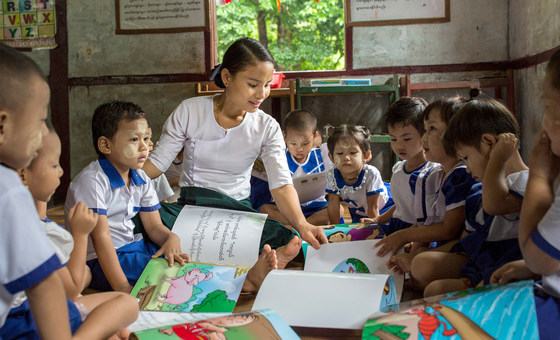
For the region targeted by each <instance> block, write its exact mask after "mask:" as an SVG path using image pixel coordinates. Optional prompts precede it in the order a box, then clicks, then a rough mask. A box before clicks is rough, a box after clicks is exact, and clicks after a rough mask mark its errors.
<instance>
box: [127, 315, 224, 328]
mask: <svg viewBox="0 0 560 340" xmlns="http://www.w3.org/2000/svg"><path fill="white" fill-rule="evenodd" d="M228 314H229V313H183V312H166V313H162V312H151V311H140V313H139V314H138V319H136V321H135V322H134V323H133V324H132V325H130V326H128V329H130V331H131V332H139V331H143V330H146V329H150V328H158V327H166V326H171V325H177V324H180V323H187V322H193V321H199V320H206V319H211V318H216V317H219V316H224V315H228Z"/></svg>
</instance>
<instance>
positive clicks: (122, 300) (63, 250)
mask: <svg viewBox="0 0 560 340" xmlns="http://www.w3.org/2000/svg"><path fill="white" fill-rule="evenodd" d="M60 150H61V148H60V139H59V138H58V135H57V134H56V132H55V131H54V130H51V131H49V134H48V135H47V136H46V137H45V138H44V140H43V147H42V148H41V150H40V151H39V155H38V156H37V158H36V159H34V160H33V161H32V162H31V164H30V165H29V166H28V167H27V168H26V169H21V170H19V173H20V177H21V179H22V182H23V184H25V185H26V186H27V188H28V189H29V191H30V192H31V195H32V196H33V199H34V200H35V206H36V208H37V213H38V214H39V218H40V219H41V220H42V225H43V228H44V229H45V232H46V234H47V236H48V238H49V240H50V241H51V244H52V245H53V247H54V249H55V252H56V254H57V256H58V258H59V259H60V261H61V263H63V264H66V265H65V266H64V267H62V268H60V269H58V270H57V271H56V273H57V274H58V275H59V277H60V279H61V280H62V283H63V285H64V288H65V290H66V297H67V298H68V299H70V300H72V301H74V303H75V304H76V306H77V307H78V310H79V311H80V314H81V316H82V320H85V319H86V318H91V320H96V324H97V325H96V328H97V329H96V331H98V332H99V333H97V334H100V335H101V334H106V335H111V334H115V333H117V331H119V330H120V329H121V328H123V327H124V326H125V325H128V324H130V323H132V322H134V320H136V317H137V316H138V303H137V302H136V299H135V298H134V297H132V296H130V295H128V294H125V293H121V292H104V293H97V294H90V295H85V296H82V295H80V293H81V291H82V290H83V289H84V288H85V287H87V285H88V283H89V280H90V279H91V273H89V268H88V267H87V266H86V248H87V238H88V235H89V234H90V232H91V230H92V229H93V228H94V227H95V224H96V222H97V214H96V213H94V212H93V211H91V210H89V209H88V208H87V207H86V206H85V205H84V204H83V203H82V202H80V203H78V204H76V205H75V206H74V207H72V208H70V210H69V216H68V228H69V231H70V232H68V231H67V230H66V229H64V227H62V226H59V225H58V224H56V223H55V222H52V221H51V220H49V219H48V218H47V202H48V201H49V200H50V198H51V196H52V195H53V194H54V192H55V190H56V188H57V187H58V185H59V184H60V177H62V174H63V170H62V168H61V167H60V165H59V158H60ZM24 301H25V294H22V296H21V299H20V301H17V303H16V304H12V311H11V312H10V315H9V316H8V322H7V325H12V320H11V317H12V315H13V317H14V318H16V315H17V313H18V311H19V310H20V308H18V307H19V306H20V305H21V304H22V303H23V302H24ZM23 325H24V324H20V326H23ZM27 331H28V330H27V329H25V327H23V329H21V328H20V329H19V331H18V330H16V329H11V330H10V333H11V336H15V335H16V334H20V335H23V334H25V333H26V332H27ZM128 333H129V331H128V330H127V329H122V330H121V331H120V332H119V334H118V337H119V338H125V339H126V338H127V337H128ZM94 335H95V334H92V335H91V336H92V337H95V336H94Z"/></svg>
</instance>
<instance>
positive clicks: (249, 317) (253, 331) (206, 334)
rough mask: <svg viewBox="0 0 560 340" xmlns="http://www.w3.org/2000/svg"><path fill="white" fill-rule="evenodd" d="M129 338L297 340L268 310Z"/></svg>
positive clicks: (150, 330) (279, 319)
mask: <svg viewBox="0 0 560 340" xmlns="http://www.w3.org/2000/svg"><path fill="white" fill-rule="evenodd" d="M131 339H139V340H143V339H148V340H159V339H162V340H173V339H228V340H261V339H272V340H281V339H287V340H291V339H299V337H298V336H297V334H296V333H295V332H294V331H293V330H292V329H291V328H290V326H288V325H287V324H286V322H285V321H284V320H282V318H280V316H278V314H276V313H275V312H273V311H272V310H270V309H263V310H257V311H251V312H244V313H235V314H229V315H225V316H220V317H216V318H210V319H206V320H199V321H193V322H188V323H182V324H177V325H172V326H163V327H157V328H153V329H147V330H143V331H138V332H134V333H132V334H131Z"/></svg>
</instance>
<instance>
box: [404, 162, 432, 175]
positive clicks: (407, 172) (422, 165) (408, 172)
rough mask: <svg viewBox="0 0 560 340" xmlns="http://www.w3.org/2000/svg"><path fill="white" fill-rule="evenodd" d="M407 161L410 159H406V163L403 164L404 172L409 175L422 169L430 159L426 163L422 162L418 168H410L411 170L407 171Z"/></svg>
mask: <svg viewBox="0 0 560 340" xmlns="http://www.w3.org/2000/svg"><path fill="white" fill-rule="evenodd" d="M407 162H408V161H404V165H403V167H402V169H403V172H404V173H405V174H407V175H410V174H411V173H413V172H415V171H418V170H421V169H422V168H423V167H424V165H426V163H428V161H425V162H424V163H422V164H421V165H420V166H419V167H417V168H416V169H414V170H410V171H406V163H407Z"/></svg>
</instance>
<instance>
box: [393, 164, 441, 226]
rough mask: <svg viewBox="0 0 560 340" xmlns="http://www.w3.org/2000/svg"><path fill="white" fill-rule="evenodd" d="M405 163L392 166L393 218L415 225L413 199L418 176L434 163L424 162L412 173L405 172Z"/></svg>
mask: <svg viewBox="0 0 560 340" xmlns="http://www.w3.org/2000/svg"><path fill="white" fill-rule="evenodd" d="M406 162H407V161H399V162H397V163H395V165H394V166H393V175H392V176H391V197H392V198H393V201H394V202H395V211H394V213H393V218H397V219H399V220H401V221H403V222H406V223H410V224H414V223H416V214H415V213H414V199H415V193H416V182H417V179H418V175H419V174H420V173H421V172H422V171H423V170H424V169H429V168H431V167H433V166H434V165H435V164H436V163H432V162H427V161H426V162H424V163H423V164H422V165H420V166H419V167H418V168H416V169H414V170H412V171H406V169H405V165H406Z"/></svg>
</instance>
